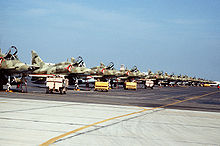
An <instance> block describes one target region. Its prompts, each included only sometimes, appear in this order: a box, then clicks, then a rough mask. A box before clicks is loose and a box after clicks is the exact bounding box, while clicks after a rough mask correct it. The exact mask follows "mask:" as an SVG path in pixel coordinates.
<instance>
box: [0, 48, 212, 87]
mask: <svg viewBox="0 0 220 146" xmlns="http://www.w3.org/2000/svg"><path fill="white" fill-rule="evenodd" d="M17 52H18V50H17V48H16V47H15V46H11V47H10V48H9V51H8V52H7V53H5V54H2V53H1V50H0V90H2V89H3V85H8V88H10V86H11V84H23V83H24V82H25V77H26V76H27V75H30V76H31V77H32V78H33V79H35V80H38V79H44V78H46V77H48V76H51V75H64V76H65V77H66V78H68V79H69V80H70V81H71V82H76V81H77V82H78V79H83V80H88V79H91V78H93V79H95V80H100V81H110V80H111V81H112V82H116V81H117V83H120V84H123V83H124V82H125V81H137V82H139V83H144V82H145V81H146V80H149V79H150V80H152V81H154V83H155V84H157V85H164V86H167V85H177V84H185V85H186V84H187V85H200V84H205V83H206V84H207V83H210V84H211V83H213V82H212V81H209V80H205V79H201V78H195V77H188V76H186V75H174V74H171V75H168V74H167V73H163V72H161V71H158V72H156V73H153V72H151V71H150V70H148V73H144V72H140V71H139V70H138V69H137V67H136V66H134V67H133V68H132V69H130V70H129V69H127V68H125V67H124V65H122V66H121V68H120V70H116V69H115V68H114V64H113V62H111V63H110V64H109V65H108V66H105V65H104V64H103V63H100V66H96V67H92V68H87V67H85V63H84V61H83V58H82V57H80V56H79V57H78V58H77V59H74V58H71V59H70V61H69V60H67V61H66V62H61V63H56V64H51V63H45V62H43V60H42V59H41V58H40V57H39V55H38V54H37V53H36V52H35V51H32V52H31V53H32V61H31V62H32V64H31V65H27V64H25V63H23V62H21V61H20V60H19V59H18V57H17Z"/></svg>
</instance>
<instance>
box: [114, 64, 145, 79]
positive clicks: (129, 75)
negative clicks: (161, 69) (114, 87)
mask: <svg viewBox="0 0 220 146" xmlns="http://www.w3.org/2000/svg"><path fill="white" fill-rule="evenodd" d="M145 77H146V74H145V73H142V72H140V71H139V70H138V69H137V67H136V66H134V67H133V68H132V69H131V70H128V69H127V68H125V67H124V65H123V64H122V65H121V68H120V75H119V76H118V78H117V79H118V80H119V82H121V83H124V82H125V81H130V82H131V81H137V80H140V79H143V78H145Z"/></svg>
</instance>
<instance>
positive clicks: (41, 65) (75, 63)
mask: <svg viewBox="0 0 220 146" xmlns="http://www.w3.org/2000/svg"><path fill="white" fill-rule="evenodd" d="M31 53H32V65H33V66H34V67H35V68H37V69H36V70H34V71H33V74H42V75H51V74H62V75H80V74H87V73H89V72H90V69H88V68H86V67H84V65H83V64H84V62H83V60H82V57H78V59H77V60H75V59H74V58H71V62H69V61H67V62H61V63H57V64H48V63H45V62H43V60H42V59H41V58H40V57H39V56H38V54H37V53H36V52H35V51H32V52H31Z"/></svg>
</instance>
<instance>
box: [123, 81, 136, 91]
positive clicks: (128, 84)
mask: <svg viewBox="0 0 220 146" xmlns="http://www.w3.org/2000/svg"><path fill="white" fill-rule="evenodd" d="M125 89H133V90H137V82H125Z"/></svg>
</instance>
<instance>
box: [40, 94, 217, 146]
mask: <svg viewBox="0 0 220 146" xmlns="http://www.w3.org/2000/svg"><path fill="white" fill-rule="evenodd" d="M217 92H219V91H215V92H211V93H207V94H203V95H200V96H194V97H191V98H188V99H184V100H181V101H176V102H173V103H170V104H166V105H162V106H159V107H154V108H150V109H146V108H143V107H141V108H142V109H143V110H141V111H138V112H132V113H129V114H125V115H121V116H116V117H112V118H109V119H105V120H102V121H99V122H95V123H93V124H90V125H86V126H83V127H80V128H77V129H75V130H72V131H69V132H67V133H64V134H62V135H59V136H57V137H54V138H51V139H49V140H48V141H46V142H44V143H42V144H40V146H48V145H50V144H53V143H54V142H56V141H57V140H59V139H61V138H63V137H65V136H67V135H70V134H73V133H76V132H78V131H81V130H83V129H86V128H89V127H92V126H94V125H98V124H101V123H104V122H107V121H110V120H114V119H118V118H122V117H126V116H130V115H134V114H139V113H142V112H145V111H149V110H155V109H159V108H164V107H168V106H171V105H175V104H178V103H182V102H185V101H189V100H194V99H198V98H201V97H204V96H208V95H211V94H215V93H217Z"/></svg>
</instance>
